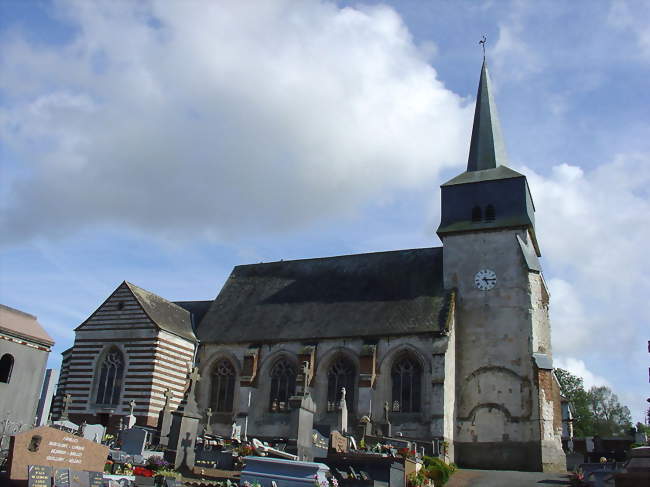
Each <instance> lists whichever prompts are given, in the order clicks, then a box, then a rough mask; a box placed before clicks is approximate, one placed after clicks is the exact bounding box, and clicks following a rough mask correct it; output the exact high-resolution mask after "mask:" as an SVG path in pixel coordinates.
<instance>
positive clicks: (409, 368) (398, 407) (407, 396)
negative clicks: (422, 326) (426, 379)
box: [391, 355, 422, 413]
mask: <svg viewBox="0 0 650 487" xmlns="http://www.w3.org/2000/svg"><path fill="white" fill-rule="evenodd" d="M391 378H392V380H393V404H392V406H393V407H392V410H393V411H395V412H402V413H416V412H419V411H420V397H421V393H420V383H421V382H422V380H421V379H422V368H421V367H420V364H419V363H418V362H417V361H416V360H415V359H413V358H412V357H411V356H409V355H403V356H401V357H400V358H398V359H397V360H396V361H395V363H394V364H393V369H392V370H391Z"/></svg>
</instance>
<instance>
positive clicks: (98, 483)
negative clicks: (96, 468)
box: [88, 472, 104, 487]
mask: <svg viewBox="0 0 650 487" xmlns="http://www.w3.org/2000/svg"><path fill="white" fill-rule="evenodd" d="M103 485H104V472H88V486H89V487H102V486H103Z"/></svg>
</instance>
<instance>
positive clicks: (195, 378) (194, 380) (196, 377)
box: [189, 367, 201, 394]
mask: <svg viewBox="0 0 650 487" xmlns="http://www.w3.org/2000/svg"><path fill="white" fill-rule="evenodd" d="M189 379H190V394H193V393H194V388H195V387H196V383H197V382H198V381H200V380H201V376H200V375H199V368H198V367H194V368H193V369H192V373H191V374H190V376H189Z"/></svg>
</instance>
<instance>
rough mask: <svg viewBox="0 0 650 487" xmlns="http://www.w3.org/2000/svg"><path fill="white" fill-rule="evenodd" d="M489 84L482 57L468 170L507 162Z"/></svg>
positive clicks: (491, 167) (493, 166) (489, 167)
mask: <svg viewBox="0 0 650 487" xmlns="http://www.w3.org/2000/svg"><path fill="white" fill-rule="evenodd" d="M491 84H492V82H491V80H490V74H489V73H488V69H487V63H486V61H485V59H484V60H483V66H482V67H481V79H480V81H479V84H478V93H477V94H476V108H475V110H474V126H473V127H472V141H471V143H470V147H469V158H468V159H467V171H468V172H470V171H481V170H484V169H493V168H496V167H497V166H501V165H506V164H507V162H508V156H507V154H506V146H505V144H504V143H503V137H502V135H501V125H500V124H499V117H498V115H497V107H496V104H495V103H494V98H493V96H492V93H491Z"/></svg>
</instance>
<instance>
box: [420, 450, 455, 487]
mask: <svg viewBox="0 0 650 487" xmlns="http://www.w3.org/2000/svg"><path fill="white" fill-rule="evenodd" d="M423 461H424V469H423V470H424V475H425V476H426V478H429V479H431V480H433V481H434V482H435V483H436V485H438V483H440V484H441V485H444V484H446V483H447V481H448V480H449V477H451V474H453V473H454V472H455V471H456V465H454V464H453V463H452V464H448V463H446V462H444V461H442V460H440V459H439V458H436V457H427V456H425V457H424V458H423Z"/></svg>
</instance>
